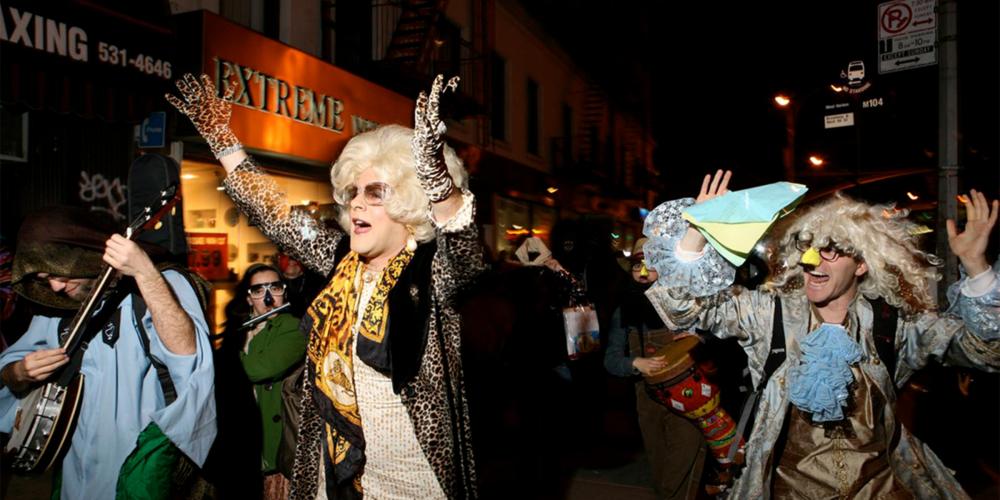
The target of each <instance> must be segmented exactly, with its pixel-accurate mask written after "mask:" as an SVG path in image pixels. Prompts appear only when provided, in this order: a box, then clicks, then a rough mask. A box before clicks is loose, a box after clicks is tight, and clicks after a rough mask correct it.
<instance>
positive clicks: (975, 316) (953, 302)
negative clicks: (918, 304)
mask: <svg viewBox="0 0 1000 500" xmlns="http://www.w3.org/2000/svg"><path fill="white" fill-rule="evenodd" d="M958 269H959V272H960V273H961V274H960V276H961V279H959V280H958V281H957V282H955V283H952V284H951V286H949V287H948V295H947V296H948V303H949V304H950V306H949V307H948V313H950V314H952V315H955V316H958V317H960V318H962V320H963V321H965V326H967V327H968V328H969V330H971V331H973V332H975V334H976V336H978V337H979V338H981V339H983V340H997V339H1000V314H998V311H1000V286H994V287H993V290H991V291H989V292H987V293H986V295H982V296H979V297H966V296H965V295H964V294H962V284H963V283H965V280H967V279H969V278H968V276H966V274H965V268H964V267H961V266H959V268H958ZM991 272H992V273H994V275H995V276H996V280H997V281H996V282H995V283H996V284H1000V260H997V262H996V264H993V269H992V271H991Z"/></svg>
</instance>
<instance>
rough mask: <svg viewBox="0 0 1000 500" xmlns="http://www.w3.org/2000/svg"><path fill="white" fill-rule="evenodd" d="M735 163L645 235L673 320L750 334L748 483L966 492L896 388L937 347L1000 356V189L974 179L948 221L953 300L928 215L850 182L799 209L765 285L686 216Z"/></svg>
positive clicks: (949, 355) (988, 366)
mask: <svg viewBox="0 0 1000 500" xmlns="http://www.w3.org/2000/svg"><path fill="white" fill-rule="evenodd" d="M730 175H731V173H730V172H725V173H723V172H722V171H721V170H720V171H718V172H716V174H715V175H714V176H710V175H708V176H705V179H704V182H703V183H702V188H701V192H700V194H699V196H698V198H697V200H691V199H690V198H688V199H683V200H676V201H671V202H667V203H664V204H663V205H661V206H659V207H658V208H657V209H656V210H654V211H653V212H651V213H650V215H649V217H647V219H646V227H645V233H646V236H648V237H649V238H650V241H649V243H647V244H646V259H647V261H648V262H649V263H650V264H651V265H652V266H653V267H654V268H655V269H656V270H657V271H658V272H659V275H660V279H659V280H658V281H657V284H656V285H655V286H654V287H652V288H651V289H650V290H649V291H648V292H647V296H648V297H649V298H650V300H651V301H652V302H653V304H654V307H656V309H657V311H658V312H659V314H660V315H661V316H662V317H663V319H664V321H665V322H666V323H667V324H668V325H669V326H670V327H672V328H677V329H694V328H698V329H701V330H706V331H710V332H712V333H713V334H714V335H716V336H719V337H735V338H737V339H738V340H739V342H740V344H741V345H742V346H743V348H744V350H745V351H746V353H747V356H748V364H749V368H750V371H751V374H752V377H753V381H754V384H755V385H756V386H757V389H758V390H759V391H760V394H761V396H760V401H759V402H758V406H757V414H756V418H755V420H754V423H753V427H752V432H751V435H750V439H749V440H748V442H747V445H746V450H745V451H746V464H745V469H744V470H743V471H742V475H741V476H740V478H739V479H738V480H736V482H735V483H734V484H733V487H732V489H731V490H730V493H731V494H732V497H733V498H771V497H775V498H966V497H967V495H966V494H965V492H964V491H962V488H961V486H959V484H958V482H957V481H955V479H954V478H953V477H952V475H951V473H950V472H949V471H948V469H947V468H946V467H945V466H944V464H943V463H942V462H941V461H940V460H939V459H938V458H937V456H935V455H934V453H933V452H932V451H931V450H930V449H928V448H927V447H926V446H925V445H924V444H923V443H921V442H920V441H919V440H918V439H917V438H916V437H914V436H913V435H912V434H910V432H909V431H908V430H907V429H906V428H904V427H903V426H902V425H901V424H900V422H899V420H898V419H897V417H896V414H895V408H894V407H895V400H896V388H898V387H902V385H903V384H904V383H905V382H906V380H907V379H908V378H909V377H910V376H911V375H912V374H913V373H914V371H916V370H919V369H920V368H922V367H924V366H925V365H926V364H927V362H928V361H929V360H931V359H936V360H940V361H942V362H944V363H947V364H952V365H958V366H967V367H976V368H980V369H984V370H989V371H995V370H998V369H1000V279H998V276H997V272H996V271H994V270H992V269H991V268H990V266H989V264H988V263H987V260H986V255H985V252H986V247H987V243H988V241H989V236H990V233H991V231H992V229H993V227H994V226H995V224H996V221H997V214H998V212H1000V207H998V203H997V201H994V202H993V203H992V204H991V203H989V202H988V201H987V200H986V197H985V196H983V194H982V193H978V192H976V191H975V190H973V191H972V192H971V193H970V196H969V201H968V202H967V203H966V209H967V214H968V222H967V224H966V226H965V229H964V231H962V232H958V230H957V228H956V227H955V223H954V221H948V241H949V244H950V247H951V251H952V252H953V253H954V254H955V255H956V256H957V257H958V258H959V259H960V261H961V263H962V266H963V269H964V271H965V275H967V276H968V277H963V279H962V280H960V281H959V282H958V283H955V284H954V285H952V287H951V288H950V290H949V299H950V303H951V307H950V308H949V309H948V310H947V311H946V312H940V313H939V312H938V311H937V306H936V304H935V300H934V298H933V295H932V290H933V287H934V284H935V281H937V280H938V279H939V275H938V273H937V271H936V269H935V267H936V266H937V265H938V264H939V259H938V258H937V257H935V256H933V255H931V254H929V253H926V252H924V251H922V250H920V248H919V247H918V245H917V242H916V237H915V236H914V233H915V231H914V229H915V228H916V225H915V224H914V223H912V222H910V221H908V220H906V218H905V217H906V213H905V212H904V211H897V210H896V209H894V208H893V207H891V206H879V205H874V206H873V205H869V204H866V203H862V202H859V201H855V200H851V199H850V198H848V197H846V196H843V195H837V196H836V197H834V198H833V199H831V200H828V201H827V202H825V203H822V204H819V205H817V206H814V207H812V208H809V209H807V210H804V211H803V212H802V213H801V214H800V215H799V216H798V217H797V218H796V219H794V220H792V221H790V223H789V224H788V225H787V226H786V227H785V229H784V232H783V234H782V235H781V237H780V239H779V241H780V244H779V247H778V249H777V250H776V254H777V255H776V259H775V260H776V261H777V263H778V265H777V269H776V271H775V275H774V276H773V277H772V279H771V280H770V281H769V282H768V283H767V284H766V285H765V286H763V287H761V288H760V289H758V290H746V289H743V288H740V287H737V286H733V285H732V282H733V278H734V275H735V269H734V268H733V267H732V266H731V265H730V264H729V262H728V261H726V260H724V259H723V258H722V257H721V256H720V254H719V253H718V252H716V251H715V249H714V248H713V247H711V246H709V245H706V243H707V240H706V239H705V237H704V236H702V235H701V233H699V232H698V231H697V230H695V229H694V228H692V227H689V226H688V224H687V222H686V221H684V220H683V219H682V218H681V216H680V215H681V212H682V211H683V210H684V209H685V208H686V207H687V206H690V205H691V204H693V203H701V202H704V201H707V200H709V199H712V198H714V197H716V196H719V195H722V194H725V193H726V192H727V186H728V183H729V178H730ZM774 353H781V354H778V355H776V354H774Z"/></svg>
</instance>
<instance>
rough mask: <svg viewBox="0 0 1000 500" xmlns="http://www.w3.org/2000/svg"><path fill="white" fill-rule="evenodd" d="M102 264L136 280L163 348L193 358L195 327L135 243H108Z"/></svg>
mask: <svg viewBox="0 0 1000 500" xmlns="http://www.w3.org/2000/svg"><path fill="white" fill-rule="evenodd" d="M104 262H107V263H108V264H110V265H111V267H114V268H115V269H117V270H118V271H121V272H122V274H125V275H126V276H131V277H132V278H134V279H135V283H136V285H137V286H138V287H139V293H140V294H141V295H142V298H143V300H144V301H145V302H146V306H147V307H148V308H149V314H150V316H151V317H152V319H153V326H155V327H156V334H157V335H158V336H159V337H160V341H161V342H163V346H164V347H166V348H167V350H169V351H170V352H172V353H174V354H179V355H188V354H194V353H195V351H196V349H197V346H196V343H195V338H194V323H192V321H191V318H190V317H188V315H187V313H186V312H185V311H184V309H183V308H181V305H180V304H179V303H178V302H177V297H175V296H174V293H173V291H171V290H170V286H168V285H167V282H166V280H165V279H164V278H163V275H162V274H160V271H159V270H158V269H157V268H156V266H155V265H153V262H152V261H151V260H149V256H148V255H146V252H144V251H143V250H142V248H140V247H139V245H137V244H136V243H135V242H134V241H131V240H128V239H125V238H124V237H122V236H121V235H118V234H116V235H113V236H112V237H111V239H109V240H108V241H107V247H106V249H105V252H104ZM140 320H141V318H140Z"/></svg>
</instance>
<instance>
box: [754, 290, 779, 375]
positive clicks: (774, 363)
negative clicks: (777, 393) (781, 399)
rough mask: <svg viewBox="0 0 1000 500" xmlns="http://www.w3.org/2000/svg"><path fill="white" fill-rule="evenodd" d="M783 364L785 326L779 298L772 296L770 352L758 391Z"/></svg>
mask: <svg viewBox="0 0 1000 500" xmlns="http://www.w3.org/2000/svg"><path fill="white" fill-rule="evenodd" d="M784 362H785V324H784V318H783V317H782V312H781V297H778V296H777V295H775V296H774V325H773V326H772V327H771V350H770V351H768V353H767V361H765V362H764V376H763V377H761V379H760V384H758V386H757V388H758V390H763V389H764V386H766V385H767V381H768V380H770V379H771V375H773V374H774V371H775V370H777V369H778V367H779V366H781V363H784Z"/></svg>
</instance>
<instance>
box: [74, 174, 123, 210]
mask: <svg viewBox="0 0 1000 500" xmlns="http://www.w3.org/2000/svg"><path fill="white" fill-rule="evenodd" d="M80 199H81V200H83V201H84V202H86V203H89V204H90V209H91V210H94V211H97V212H106V213H109V214H111V216H112V217H114V218H115V220H116V221H123V220H125V214H124V213H122V210H121V209H122V206H123V205H125V203H126V202H127V201H128V200H126V198H125V188H124V187H122V183H121V180H120V179H119V178H117V177H115V178H114V179H112V180H108V179H105V178H104V176H103V175H101V174H94V175H90V174H88V173H87V172H86V171H81V172H80Z"/></svg>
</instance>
